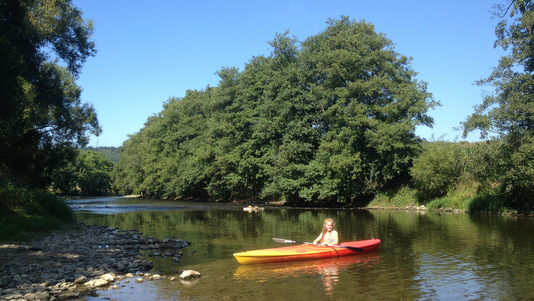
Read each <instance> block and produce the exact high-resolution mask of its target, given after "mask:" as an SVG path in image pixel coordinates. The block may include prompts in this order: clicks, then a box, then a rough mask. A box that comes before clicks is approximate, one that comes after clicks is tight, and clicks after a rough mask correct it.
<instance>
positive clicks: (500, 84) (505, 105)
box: [463, 0, 534, 210]
mask: <svg viewBox="0 0 534 301" xmlns="http://www.w3.org/2000/svg"><path fill="white" fill-rule="evenodd" d="M496 14H497V15H499V17H501V18H502V19H501V21H500V22H499V23H498V25H497V27H496V30H495V32H496V35H497V40H496V42H495V46H496V47H502V48H503V49H504V50H506V53H507V54H506V55H505V56H503V57H502V58H501V59H500V60H499V65H498V66H497V67H496V68H495V69H494V70H493V72H492V73H491V74H490V75H489V77H488V78H486V79H483V80H480V81H479V82H478V83H479V84H480V85H487V86H492V87H493V88H494V91H493V92H492V93H489V94H488V95H487V96H485V98H484V99H483V103H482V104H481V105H479V106H477V107H475V112H474V113H473V114H472V115H470V116H469V117H468V119H467V121H466V122H464V123H463V126H464V135H467V134H468V133H469V132H471V131H473V130H480V132H481V136H482V138H492V139H495V140H499V141H500V142H502V143H501V148H500V151H499V153H498V154H497V156H498V157H499V158H501V160H500V162H498V163H497V165H498V167H499V174H500V175H501V176H500V177H499V179H498V180H499V181H500V183H502V188H503V190H504V192H506V193H507V194H508V195H509V196H510V200H511V204H510V205H512V206H513V207H515V208H517V209H519V210H528V209H529V208H530V209H531V208H532V207H534V163H533V162H534V151H533V150H534V93H533V91H534V78H533V75H534V32H533V26H534V1H530V0H513V1H511V2H508V3H507V4H506V5H501V6H497V7H496Z"/></svg>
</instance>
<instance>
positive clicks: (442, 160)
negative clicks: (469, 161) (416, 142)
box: [410, 141, 466, 199]
mask: <svg viewBox="0 0 534 301" xmlns="http://www.w3.org/2000/svg"><path fill="white" fill-rule="evenodd" d="M465 161H466V156H465V153H464V152H462V148H461V147H460V146H459V144H456V143H451V142H442V141H438V142H426V143H424V144H423V152H422V153H421V155H420V156H419V157H417V158H416V159H415V160H414V163H413V167H412V168H411V169H410V174H411V176H412V182H413V184H414V185H415V187H417V188H418V189H419V191H420V192H421V193H422V195H423V197H424V198H425V199H432V198H435V197H442V196H445V195H446V194H447V192H448V191H449V190H450V189H451V188H454V187H455V186H456V184H457V183H458V181H459V179H460V177H461V175H462V173H463V172H464V169H465Z"/></svg>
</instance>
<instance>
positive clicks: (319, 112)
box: [114, 17, 436, 204]
mask: <svg viewBox="0 0 534 301" xmlns="http://www.w3.org/2000/svg"><path fill="white" fill-rule="evenodd" d="M269 44H270V45H271V47H272V52H271V53H270V55H268V56H264V55H259V56H255V57H253V58H252V59H251V60H250V61H249V62H248V63H247V64H246V65H245V68H244V70H243V71H242V72H239V70H237V69H236V68H223V69H222V70H220V71H219V72H218V74H219V76H220V78H221V81H220V82H219V85H218V86H217V87H209V86H208V87H207V88H206V89H205V90H203V91H187V93H186V96H185V97H183V98H179V99H178V98H172V99H170V100H169V101H168V102H167V103H165V104H164V109H163V111H162V112H161V113H159V114H157V115H156V116H152V117H150V118H149V120H148V121H147V123H146V124H145V127H144V128H143V129H142V130H141V131H140V132H139V133H137V134H135V135H133V136H131V137H130V139H129V140H128V141H126V142H125V143H124V146H123V153H122V156H121V161H120V162H119V163H118V164H117V166H116V169H115V171H114V174H115V179H116V182H115V183H116V184H117V185H118V188H120V190H121V191H124V192H126V191H128V192H130V193H132V192H133V193H135V192H136V191H137V192H138V193H142V194H146V195H150V196H166V197H209V198H213V199H217V200H224V201H231V200H244V199H245V200H254V201H256V200H257V201H270V200H280V199H285V200H288V201H290V202H292V203H302V202H308V203H314V204H321V203H322V204H326V203H330V204H335V203H345V204H349V203H353V204H354V201H355V200H362V199H364V198H365V197H369V196H371V195H373V194H374V193H376V192H378V191H379V190H380V189H382V188H383V187H384V186H385V185H386V184H387V183H389V182H390V181H393V180H395V179H396V178H399V177H402V176H403V175H406V174H407V172H408V167H409V166H410V164H411V161H412V159H413V158H414V156H415V155H416V154H417V152H418V150H419V148H420V142H421V141H420V139H419V138H417V137H416V136H415V127H416V126H417V125H431V124H432V122H433V121H432V118H430V117H429V116H428V115H427V114H426V112H427V110H428V109H429V108H432V107H433V106H434V105H436V103H435V102H434V101H433V99H432V95H431V94H430V93H428V92H427V91H426V84H425V83H424V82H420V81H418V80H416V79H415V77H416V73H415V72H414V71H413V70H412V69H411V68H410V59H408V58H407V57H404V56H401V55H399V54H398V53H396V52H395V51H394V49H393V43H392V42H391V41H390V40H388V39H387V38H386V37H385V36H384V35H382V34H377V33H376V32H375V31H374V27H373V26H372V25H371V24H368V23H365V22H354V21H350V20H349V19H348V18H347V17H342V18H341V19H340V20H330V21H329V22H328V27H327V28H326V29H325V31H323V32H322V33H320V34H318V35H316V36H312V37H310V38H308V39H307V40H306V41H304V42H302V43H301V42H299V41H298V40H297V39H296V38H295V37H292V36H290V35H289V33H288V32H286V33H283V34H277V35H276V36H275V38H274V40H272V41H270V42H269Z"/></svg>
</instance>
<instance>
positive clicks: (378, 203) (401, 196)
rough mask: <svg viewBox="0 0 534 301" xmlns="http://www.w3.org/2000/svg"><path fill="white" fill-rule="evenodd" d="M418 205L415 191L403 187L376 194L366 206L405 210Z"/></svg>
mask: <svg viewBox="0 0 534 301" xmlns="http://www.w3.org/2000/svg"><path fill="white" fill-rule="evenodd" d="M418 204H419V202H418V200H417V190H416V189H413V188H410V187H407V186H403V187H400V188H397V189H391V190H388V191H386V192H381V193H379V194H377V195H376V196H375V197H374V199H373V200H372V201H371V202H370V203H369V205H367V206H368V207H381V208H405V207H407V206H417V205H418Z"/></svg>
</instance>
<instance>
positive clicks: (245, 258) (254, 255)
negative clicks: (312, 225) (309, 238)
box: [234, 238, 380, 264]
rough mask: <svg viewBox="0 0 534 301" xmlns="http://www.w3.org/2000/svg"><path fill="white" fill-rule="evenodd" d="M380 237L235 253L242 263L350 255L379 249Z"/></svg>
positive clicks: (238, 260)
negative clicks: (333, 243)
mask: <svg viewBox="0 0 534 301" xmlns="http://www.w3.org/2000/svg"><path fill="white" fill-rule="evenodd" d="M379 246H380V239H378V238H375V239H368V240H358V241H351V242H342V243H341V244H339V245H328V246H317V245H314V244H310V243H303V244H299V245H293V246H288V247H280V248H270V249H261V250H252V251H244V252H239V253H234V257H235V259H236V260H237V262H239V263H240V264H255V263H271V262H284V261H298V260H310V259H323V258H332V257H341V256H350V255H357V254H363V253H368V252H373V251H377V250H378V247H379Z"/></svg>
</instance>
